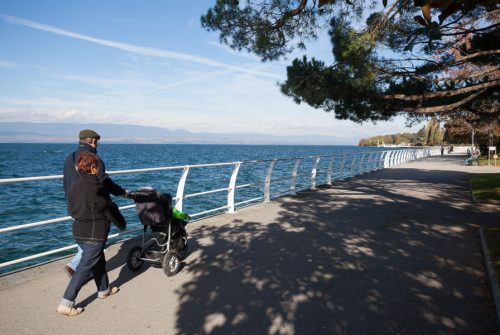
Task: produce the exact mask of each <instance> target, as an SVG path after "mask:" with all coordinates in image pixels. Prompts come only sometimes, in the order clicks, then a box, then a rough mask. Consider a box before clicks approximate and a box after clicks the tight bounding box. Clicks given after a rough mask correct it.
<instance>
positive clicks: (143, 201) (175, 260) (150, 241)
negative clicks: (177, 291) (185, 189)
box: [127, 189, 188, 277]
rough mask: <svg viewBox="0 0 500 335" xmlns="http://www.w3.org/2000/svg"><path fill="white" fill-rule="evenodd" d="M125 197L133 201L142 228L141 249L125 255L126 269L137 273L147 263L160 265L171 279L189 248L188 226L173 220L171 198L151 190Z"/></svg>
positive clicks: (137, 247)
mask: <svg viewBox="0 0 500 335" xmlns="http://www.w3.org/2000/svg"><path fill="white" fill-rule="evenodd" d="M128 197H129V198H131V199H133V200H134V202H135V208H136V210H137V214H138V215H139V219H140V221H141V223H142V224H143V225H144V232H143V234H142V246H135V247H133V248H132V249H131V250H130V252H129V253H128V256H127V266H128V268H129V269H130V270H132V271H138V270H139V269H140V268H141V266H142V264H143V263H144V262H145V261H146V262H149V263H153V264H156V265H160V264H161V267H162V268H163V272H164V273H165V274H166V275H167V276H169V277H170V276H174V275H175V274H177V272H178V271H179V268H180V264H181V261H182V260H183V259H184V258H185V257H186V255H187V249H188V246H187V233H186V229H185V227H186V224H187V222H186V221H183V220H179V219H176V218H174V217H173V216H172V196H171V195H170V194H167V193H160V192H158V191H156V190H153V189H140V190H138V191H135V192H130V193H129V195H128ZM148 227H149V228H150V231H149V232H148Z"/></svg>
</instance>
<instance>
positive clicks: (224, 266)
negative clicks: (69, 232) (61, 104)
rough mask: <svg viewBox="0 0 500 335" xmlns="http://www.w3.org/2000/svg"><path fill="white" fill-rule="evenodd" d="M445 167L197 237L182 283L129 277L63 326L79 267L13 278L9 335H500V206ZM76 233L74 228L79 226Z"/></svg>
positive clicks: (6, 305)
mask: <svg viewBox="0 0 500 335" xmlns="http://www.w3.org/2000/svg"><path fill="white" fill-rule="evenodd" d="M463 159H464V157H455V156H444V157H434V158H430V159H425V160H422V161H416V162H411V163H407V164H403V165H400V166H397V167H393V168H389V169H385V170H380V171H376V172H372V173H367V174H364V175H362V176H360V177H357V178H354V179H349V180H345V181H342V182H335V183H334V184H333V185H332V186H331V187H325V188H320V189H318V190H316V191H306V192H303V193H300V194H298V195H297V196H294V197H291V196H290V197H285V198H281V199H279V200H275V201H273V202H271V203H268V204H260V205H257V206H253V207H248V208H245V209H241V210H239V211H238V212H237V213H236V214H225V215H222V216H217V217H213V218H210V219H207V220H204V221H201V222H196V223H193V224H192V225H191V226H188V228H189V229H188V230H189V232H190V234H191V238H190V241H189V247H190V253H189V254H188V256H187V259H186V261H185V263H184V266H183V268H182V270H181V272H180V273H179V274H177V275H176V276H174V277H166V276H165V275H164V274H163V271H162V269H161V268H155V267H149V266H144V267H143V269H142V270H141V271H140V272H138V273H132V272H130V271H129V270H128V269H127V267H126V265H124V262H125V260H124V259H125V257H126V255H127V253H128V250H130V248H131V247H132V246H133V245H135V244H136V243H137V242H136V241H128V242H125V243H123V244H122V245H117V246H113V247H111V248H109V250H108V251H107V254H106V256H107V259H108V269H109V270H110V273H109V274H110V280H111V281H112V282H113V283H112V284H113V285H118V286H120V288H121V291H120V292H119V293H118V294H116V295H114V296H111V297H109V298H107V299H104V300H100V299H97V298H96V294H95V285H94V284H93V283H92V282H91V283H89V284H87V285H86V286H85V287H84V288H83V289H82V291H81V292H80V294H79V296H78V299H77V302H78V305H79V306H81V307H84V308H85V311H84V313H83V314H81V315H79V316H77V317H74V318H70V317H64V316H61V315H58V314H57V313H56V307H57V304H58V302H59V299H60V298H61V296H62V293H63V291H64V289H65V288H66V285H67V282H68V279H67V277H66V276H65V274H64V273H63V271H62V266H63V265H64V263H65V261H64V260H62V261H57V262H53V263H51V264H48V265H45V266H42V267H38V268H34V269H31V270H26V271H21V272H19V273H16V274H13V275H10V276H7V277H2V278H0V305H1V307H0V308H1V314H0V333H1V334H106V333H107V334H137V335H139V334H496V333H498V325H497V323H496V322H497V321H496V317H495V311H494V306H493V302H492V299H491V296H490V288H489V283H488V281H487V276H486V273H485V268H484V265H483V258H482V255H481V244H480V240H479V235H478V227H479V226H481V225H493V224H495V223H496V224H498V222H500V214H499V210H498V207H497V206H495V205H491V204H490V205H480V204H475V203H473V202H472V201H471V194H470V190H469V184H468V172H473V173H477V172H479V173H489V172H500V169H499V168H495V167H484V166H483V167H477V166H474V167H470V166H463ZM68 229H70V227H69V226H68Z"/></svg>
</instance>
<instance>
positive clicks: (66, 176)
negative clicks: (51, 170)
mask: <svg viewBox="0 0 500 335" xmlns="http://www.w3.org/2000/svg"><path fill="white" fill-rule="evenodd" d="M81 152H90V153H93V154H94V155H96V156H97V154H96V153H97V152H96V150H95V149H94V147H92V146H91V145H89V144H86V143H80V144H79V145H78V148H77V149H76V151H74V152H73V153H71V154H69V155H68V157H66V160H65V161H64V171H63V187H64V194H65V195H66V198H67V197H68V192H69V189H70V188H71V187H72V186H73V184H74V183H75V182H76V181H77V180H78V179H79V178H80V174H79V173H78V169H77V167H76V162H77V161H78V157H79V155H80V153H81ZM97 164H99V174H98V175H97V178H98V179H99V182H100V183H102V184H104V185H105V186H106V187H107V188H108V191H109V193H111V194H113V195H115V196H117V195H124V194H125V190H124V189H123V188H122V187H121V186H119V185H117V184H115V182H114V181H113V180H111V178H110V177H109V176H108V175H107V174H106V167H105V166H104V162H103V161H102V159H101V158H100V157H99V156H97Z"/></svg>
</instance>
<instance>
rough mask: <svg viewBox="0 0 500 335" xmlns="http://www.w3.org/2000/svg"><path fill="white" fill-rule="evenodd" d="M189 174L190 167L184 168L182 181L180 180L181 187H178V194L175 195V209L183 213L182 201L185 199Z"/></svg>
mask: <svg viewBox="0 0 500 335" xmlns="http://www.w3.org/2000/svg"><path fill="white" fill-rule="evenodd" d="M188 173H189V165H188V166H185V167H184V170H182V175H181V179H179V185H177V194H176V195H175V198H176V200H175V208H176V209H177V210H179V211H181V212H182V202H183V201H182V200H183V199H184V186H186V179H187V175H188Z"/></svg>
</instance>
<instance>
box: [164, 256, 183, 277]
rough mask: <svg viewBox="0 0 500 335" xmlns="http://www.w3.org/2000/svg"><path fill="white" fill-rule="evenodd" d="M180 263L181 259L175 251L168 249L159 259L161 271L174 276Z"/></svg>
mask: <svg viewBox="0 0 500 335" xmlns="http://www.w3.org/2000/svg"><path fill="white" fill-rule="evenodd" d="M180 265H181V261H180V259H179V256H177V253H175V252H172V251H169V252H167V253H166V254H165V256H163V259H162V261H161V266H162V268H163V272H164V273H165V274H166V275H167V276H169V277H172V276H175V275H176V274H177V272H178V271H179V267H180Z"/></svg>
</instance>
